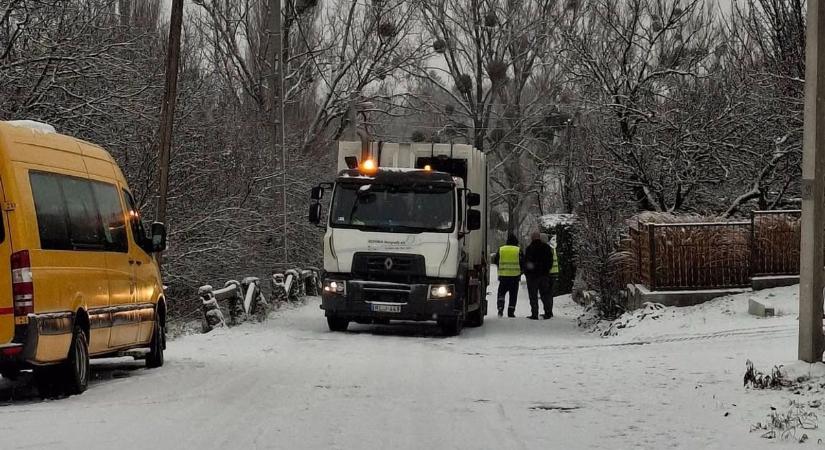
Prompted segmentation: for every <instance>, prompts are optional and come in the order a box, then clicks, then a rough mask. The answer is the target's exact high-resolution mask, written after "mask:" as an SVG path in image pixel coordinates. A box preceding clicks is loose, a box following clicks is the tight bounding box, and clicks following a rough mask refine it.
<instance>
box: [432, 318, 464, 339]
mask: <svg viewBox="0 0 825 450" xmlns="http://www.w3.org/2000/svg"><path fill="white" fill-rule="evenodd" d="M438 326H439V327H441V332H442V333H443V334H444V335H445V336H458V335H459V334H461V329H462V328H463V326H464V323H463V321H462V320H461V318H460V317H445V318H444V319H439V320H438Z"/></svg>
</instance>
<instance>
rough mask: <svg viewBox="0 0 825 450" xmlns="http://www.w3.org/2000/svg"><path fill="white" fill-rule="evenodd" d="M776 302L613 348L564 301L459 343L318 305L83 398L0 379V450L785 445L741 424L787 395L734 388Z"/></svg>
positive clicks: (638, 336) (126, 375)
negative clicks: (347, 318)
mask: <svg viewBox="0 0 825 450" xmlns="http://www.w3.org/2000/svg"><path fill="white" fill-rule="evenodd" d="M771 293H772V294H773V295H775V296H776V297H781V298H784V299H785V300H784V302H785V303H787V304H788V307H789V309H787V311H788V314H787V315H785V316H781V317H777V318H773V319H756V318H752V317H749V316H747V315H746V311H747V296H738V297H733V298H730V299H721V300H717V301H715V302H713V303H710V304H707V305H703V306H700V307H695V308H686V309H681V310H671V309H668V310H665V311H664V312H663V313H662V315H661V317H660V318H659V319H656V320H651V321H648V322H645V321H642V322H640V323H638V324H637V325H636V326H635V327H633V328H627V329H624V330H622V331H621V332H620V333H619V334H618V335H617V336H614V337H611V338H601V337H599V336H598V335H597V334H593V333H586V332H584V331H582V330H581V329H579V328H577V326H576V317H577V316H578V314H579V313H580V311H581V309H580V308H579V307H578V306H577V305H574V304H573V303H571V302H570V301H569V299H559V300H557V308H556V311H555V313H556V318H554V319H552V320H549V321H538V322H535V321H529V320H526V319H524V318H523V317H524V316H525V315H527V314H528V312H529V305H528V302H527V296H526V292H525V291H524V290H522V292H521V297H520V300H519V307H518V314H519V316H520V317H519V318H516V319H507V318H504V319H499V318H497V317H494V316H488V317H487V319H488V320H487V323H486V324H485V326H484V327H483V328H480V329H467V330H465V331H464V333H463V334H462V335H461V336H459V337H454V338H443V337H440V336H439V335H438V331H437V329H436V328H435V326H434V325H422V324H410V325H402V326H400V327H396V326H391V327H386V326H358V325H356V326H353V327H352V328H351V332H348V333H330V332H328V331H327V329H326V323H325V321H324V319H323V314H322V312H321V311H320V310H319V309H318V301H317V300H315V301H311V302H309V304H307V305H305V306H303V307H300V308H295V309H291V310H285V311H280V312H278V313H276V314H275V315H274V317H273V318H272V319H271V320H269V321H268V322H266V323H265V324H259V325H247V326H242V327H239V328H234V329H231V330H218V331H216V332H213V333H211V334H208V335H195V336H188V337H185V338H181V339H178V340H175V341H173V342H171V343H170V346H169V350H168V353H167V365H166V366H165V367H163V368H162V369H158V370H145V369H144V368H143V367H142V363H139V362H133V361H130V360H127V359H120V360H107V361H103V362H97V363H95V366H94V368H95V373H94V375H95V380H94V382H93V383H92V384H91V386H90V388H89V390H88V391H87V392H86V393H85V394H83V395H81V396H77V397H72V398H68V399H64V400H54V401H40V400H38V399H37V398H36V397H34V396H32V393H31V391H30V390H29V389H28V388H26V387H25V386H23V387H15V386H14V385H11V384H9V383H7V382H4V381H3V380H0V405H2V406H0V432H2V435H3V437H2V440H0V448H2V449H17V448H38V449H39V448H55V449H64V448H78V449H90V448H113V447H114V448H118V449H124V448H144V449H145V448H175V449H178V448H180V449H183V448H198V449H211V448H226V449H229V448H279V449H327V448H330V449H351V448H364V449H379V448H381V449H384V448H392V449H464V448H482V449H534V448H535V449H547V448H565V449H579V448H584V449H587V448H612V449H616V448H619V449H625V448H650V449H663V448H687V449H702V448H719V449H729V448H784V447H785V446H790V445H791V444H788V443H779V442H774V441H768V440H765V439H761V438H760V437H759V433H750V432H749V430H750V427H751V425H752V424H754V423H756V422H758V421H763V422H764V420H765V417H766V416H767V415H768V414H769V413H770V412H771V410H770V407H771V406H774V407H776V408H778V409H780V410H781V409H783V408H785V407H786V406H787V402H788V399H789V398H791V397H792V396H793V394H791V393H788V392H777V391H752V390H746V389H744V388H743V387H742V376H743V373H744V370H745V361H746V360H747V359H752V360H753V361H754V363H755V364H756V366H757V367H763V368H766V369H767V368H770V366H771V365H773V364H776V363H779V362H782V361H790V360H792V359H794V358H795V355H796V331H795V327H796V316H795V313H794V310H793V307H792V303H793V299H794V297H793V295H794V293H793V289H792V288H786V289H780V290H775V291H772V292H768V293H765V294H763V295H769V294H771ZM491 298H492V296H491ZM492 310H494V308H491V311H492ZM822 425H823V426H825V422H823V424H822ZM808 434H809V436H810V437H811V440H810V441H809V442H808V444H806V446H816V443H817V439H819V438H820V437H825V433H820V432H818V431H814V432H808ZM795 445H797V446H798V445H799V444H795ZM115 446H116V447H115Z"/></svg>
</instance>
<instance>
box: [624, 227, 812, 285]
mask: <svg viewBox="0 0 825 450" xmlns="http://www.w3.org/2000/svg"><path fill="white" fill-rule="evenodd" d="M799 221H800V211H756V212H754V213H752V215H751V220H750V221H742V222H709V223H641V222H640V223H638V225H637V226H634V227H631V228H630V232H629V236H628V237H629V238H628V239H627V241H625V242H624V243H623V245H622V247H623V248H622V250H623V251H624V252H625V253H626V254H627V255H629V257H630V258H631V259H632V262H631V263H629V264H627V265H626V266H627V269H626V270H625V271H624V273H623V274H622V275H621V277H622V278H623V280H622V281H623V282H624V281H628V282H633V283H638V284H642V285H645V286H647V287H648V288H650V289H651V290H654V291H655V290H659V291H673V290H699V289H724V288H737V287H746V286H750V284H751V278H752V277H755V276H771V275H795V274H798V273H799V242H800V229H799Z"/></svg>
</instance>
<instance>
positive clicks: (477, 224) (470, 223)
mask: <svg viewBox="0 0 825 450" xmlns="http://www.w3.org/2000/svg"><path fill="white" fill-rule="evenodd" d="M480 229H481V211H479V210H477V209H471V210H469V211H467V230H468V231H475V230H480Z"/></svg>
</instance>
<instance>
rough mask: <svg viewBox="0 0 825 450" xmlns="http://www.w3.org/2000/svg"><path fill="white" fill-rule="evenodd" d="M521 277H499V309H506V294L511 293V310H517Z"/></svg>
mask: <svg viewBox="0 0 825 450" xmlns="http://www.w3.org/2000/svg"><path fill="white" fill-rule="evenodd" d="M519 280H521V277H520V276H518V277H499V278H498V309H499V310H502V309H504V296H505V295H506V294H510V307H509V310H510V311H515V310H516V301H518V284H519Z"/></svg>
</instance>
